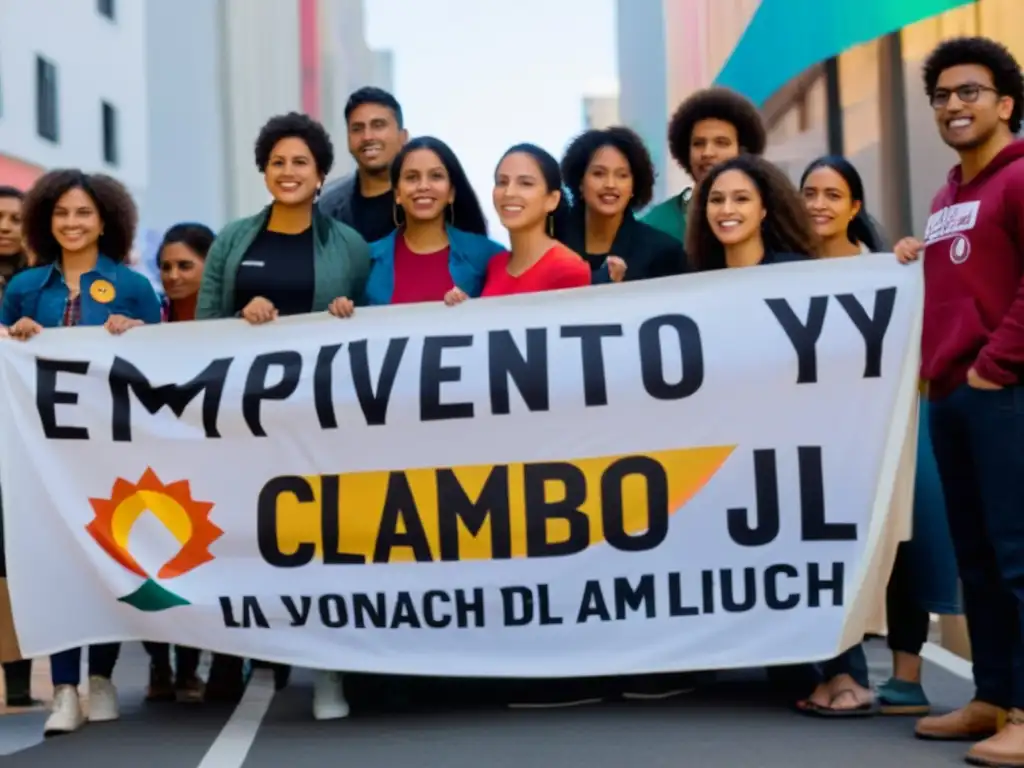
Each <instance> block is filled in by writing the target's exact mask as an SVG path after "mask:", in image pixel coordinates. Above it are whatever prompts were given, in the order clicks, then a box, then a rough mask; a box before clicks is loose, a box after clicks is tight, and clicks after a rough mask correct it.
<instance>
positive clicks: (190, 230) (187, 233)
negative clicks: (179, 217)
mask: <svg viewBox="0 0 1024 768" xmlns="http://www.w3.org/2000/svg"><path fill="white" fill-rule="evenodd" d="M215 237H216V235H215V234H214V233H213V230H212V229H210V228H209V227H208V226H206V225H205V224H197V223H195V222H192V221H183V222H182V223H180V224H175V225H174V226H173V227H171V228H170V229H168V230H167V232H165V233H164V239H163V240H161V241H160V247H159V248H157V250H156V263H157V266H159V265H160V259H161V257H162V256H163V254H164V248H166V247H167V246H168V245H173V244H174V243H181V244H183V245H187V246H188V247H189V250H191V251H193V252H194V253H195V254H196V256H198V257H199V258H201V259H202V260H203V261H206V254H207V253H209V252H210V246H211V245H213V240H214V238H215Z"/></svg>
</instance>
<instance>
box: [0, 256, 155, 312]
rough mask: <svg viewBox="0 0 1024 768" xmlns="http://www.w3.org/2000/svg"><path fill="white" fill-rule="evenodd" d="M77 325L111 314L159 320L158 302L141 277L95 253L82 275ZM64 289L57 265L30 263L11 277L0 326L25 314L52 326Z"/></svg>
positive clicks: (1, 307) (62, 303)
mask: <svg viewBox="0 0 1024 768" xmlns="http://www.w3.org/2000/svg"><path fill="white" fill-rule="evenodd" d="M81 290H82V298H81V302H82V315H81V318H80V320H79V322H78V324H79V325H103V324H104V323H105V322H106V321H107V318H108V317H110V316H111V315H124V316H125V317H130V318H132V319H133V320H142V321H143V322H145V323H159V322H160V300H159V299H158V298H157V297H156V292H155V291H154V290H153V286H152V285H151V284H150V282H149V280H148V279H147V278H146V277H145V275H140V274H139V273H138V272H136V271H135V270H133V269H132V268H131V267H128V266H126V265H124V264H117V263H116V262H114V261H113V260H112V259H109V258H107V257H106V256H100V257H99V259H97V261H96V266H95V268H93V269H91V270H90V271H88V272H86V273H85V274H84V275H82V281H81ZM67 300H68V288H67V285H65V283H64V278H63V277H62V276H61V273H60V270H59V269H58V268H57V265H56V264H49V265H47V266H43V267H32V268H31V269H26V270H25V271H24V272H20V273H19V274H17V275H15V276H14V278H13V279H12V280H11V282H10V283H9V284H8V286H7V290H6V291H5V292H4V298H3V304H0V325H5V326H11V325H14V324H15V323H16V322H18V321H19V320H20V319H21V318H23V317H30V318H32V319H33V320H35V321H36V322H37V323H39V324H40V325H41V326H43V327H44V328H57V327H59V326H60V325H61V322H62V320H63V318H64V308H65V305H66V304H67Z"/></svg>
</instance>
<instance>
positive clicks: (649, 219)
mask: <svg viewBox="0 0 1024 768" xmlns="http://www.w3.org/2000/svg"><path fill="white" fill-rule="evenodd" d="M692 196H693V188H692V187H690V188H687V189H684V190H683V191H682V192H680V193H679V194H678V195H675V196H674V197H670V198H669V199H668V200H666V201H665V202H663V203H658V204H657V205H656V206H654V207H653V208H651V210H649V211H648V212H647V213H646V214H644V216H643V217H641V219H640V221H642V222H643V223H644V224H647V225H648V226H650V227H654V228H655V229H660V230H661V231H662V232H664V233H665V234H666V235H671V236H672V237H674V238H675V239H676V240H678V241H679V242H681V243H683V244H685V243H686V209H687V208H688V207H689V205H690V198H691V197H692Z"/></svg>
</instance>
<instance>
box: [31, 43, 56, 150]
mask: <svg viewBox="0 0 1024 768" xmlns="http://www.w3.org/2000/svg"><path fill="white" fill-rule="evenodd" d="M57 102H58V98H57V67H56V65H55V64H54V63H53V62H51V61H47V60H46V59H44V58H43V57H42V56H36V133H38V134H39V135H40V136H42V137H43V138H44V139H48V140H49V141H52V142H57V141H59V140H60V119H59V117H60V114H59V110H58V105H57Z"/></svg>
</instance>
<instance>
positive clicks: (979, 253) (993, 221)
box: [921, 141, 1024, 399]
mask: <svg viewBox="0 0 1024 768" xmlns="http://www.w3.org/2000/svg"><path fill="white" fill-rule="evenodd" d="M924 240H925V244H926V249H925V257H924V280H925V293H924V332H923V335H922V339H921V376H922V377H923V378H924V379H925V380H926V381H928V382H929V397H931V398H933V399H939V398H942V397H945V396H946V395H948V394H950V393H951V392H952V391H953V390H954V389H956V388H957V387H958V386H960V385H961V384H963V383H964V381H965V380H966V377H967V371H968V369H969V368H971V367H972V366H973V367H974V369H975V371H977V372H978V375H979V376H981V377H982V378H984V379H987V380H988V381H992V382H995V383H996V384H1002V385H1003V386H1010V385H1014V384H1018V383H1024V284H1022V279H1024V141H1015V142H1013V143H1012V144H1010V145H1009V146H1008V147H1006V148H1005V149H1004V150H1003V151H1002V152H1000V153H999V154H998V155H996V156H995V158H993V160H992V162H990V163H989V164H988V165H987V166H985V168H984V169H983V170H982V171H981V173H979V174H978V175H977V176H976V177H975V178H973V179H971V181H969V182H968V183H966V184H961V182H960V166H959V165H958V166H956V167H955V168H953V170H952V171H950V172H949V180H948V181H947V183H946V186H944V187H943V188H942V189H940V190H939V193H938V194H937V195H936V196H935V199H934V200H933V201H932V215H931V216H930V217H929V219H928V226H927V228H926V229H925V235H924Z"/></svg>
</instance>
